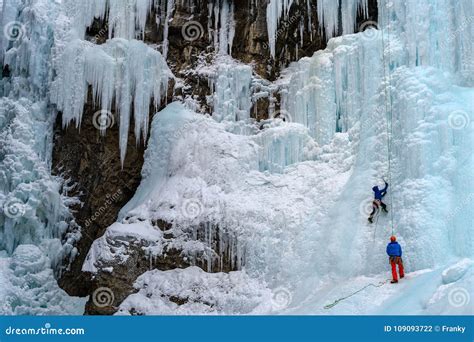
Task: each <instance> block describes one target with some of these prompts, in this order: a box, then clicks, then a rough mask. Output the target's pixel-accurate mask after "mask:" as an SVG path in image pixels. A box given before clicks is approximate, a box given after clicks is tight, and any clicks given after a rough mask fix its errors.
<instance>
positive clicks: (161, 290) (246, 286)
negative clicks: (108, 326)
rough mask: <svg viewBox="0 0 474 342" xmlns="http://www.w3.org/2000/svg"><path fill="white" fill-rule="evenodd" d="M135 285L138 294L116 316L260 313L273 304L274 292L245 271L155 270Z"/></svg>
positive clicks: (142, 276) (126, 302)
mask: <svg viewBox="0 0 474 342" xmlns="http://www.w3.org/2000/svg"><path fill="white" fill-rule="evenodd" d="M134 286H135V288H136V289H137V290H139V291H138V292H137V293H136V294H133V295H130V296H129V297H127V299H125V301H124V302H122V304H121V305H120V307H119V311H118V312H117V315H131V314H133V315H150V314H151V315H153V314H154V313H156V310H157V309H158V310H159V312H160V313H161V314H166V315H193V314H210V315H219V314H234V315H235V314H258V313H261V312H264V311H268V310H269V309H271V304H272V293H271V291H269V290H268V289H267V288H265V287H263V286H262V285H261V284H259V283H258V282H257V281H255V280H254V279H252V278H250V277H249V276H248V275H246V274H245V273H244V272H230V273H206V272H204V271H203V270H201V269H200V268H198V267H189V268H186V269H175V270H171V271H159V270H153V271H148V272H146V273H144V274H143V275H141V276H140V277H139V278H138V279H137V281H136V282H135V284H134ZM177 302H178V303H180V304H182V305H178V304H177ZM183 303H184V304H183Z"/></svg>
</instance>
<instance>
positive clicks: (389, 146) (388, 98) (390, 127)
mask: <svg viewBox="0 0 474 342" xmlns="http://www.w3.org/2000/svg"><path fill="white" fill-rule="evenodd" d="M385 8H388V7H387V6H385ZM387 18H388V23H387V36H388V53H387V55H388V64H387V63H386V61H385V39H384V33H383V31H382V59H383V74H384V82H385V81H386V80H387V79H388V85H387V84H385V114H386V119H387V120H386V122H387V156H388V183H389V184H390V187H392V158H391V150H392V133H393V125H392V109H393V103H392V95H391V86H392V80H391V74H390V65H391V58H390V17H389V16H387ZM386 67H388V68H389V70H388V78H387V72H386V70H385V68H386ZM389 197H390V204H391V208H390V227H391V230H392V235H393V233H394V227H393V196H392V190H390V191H389Z"/></svg>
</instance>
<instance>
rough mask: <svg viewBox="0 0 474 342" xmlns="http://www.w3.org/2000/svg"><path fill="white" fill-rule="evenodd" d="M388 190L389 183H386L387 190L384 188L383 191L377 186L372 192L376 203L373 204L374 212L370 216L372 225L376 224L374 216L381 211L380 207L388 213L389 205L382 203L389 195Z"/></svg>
mask: <svg viewBox="0 0 474 342" xmlns="http://www.w3.org/2000/svg"><path fill="white" fill-rule="evenodd" d="M384 182H385V181H384ZM387 189H388V183H387V182H385V188H383V189H382V190H380V189H379V187H378V186H377V185H376V186H374V187H373V188H372V191H373V192H374V201H373V202H372V212H371V213H370V216H369V222H370V223H373V222H374V221H373V220H374V215H375V213H376V212H377V211H378V210H379V208H380V207H382V210H383V211H384V212H386V213H388V210H387V205H386V204H385V203H383V202H382V198H383V197H384V196H385V195H386V194H387Z"/></svg>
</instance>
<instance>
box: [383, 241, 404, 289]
mask: <svg viewBox="0 0 474 342" xmlns="http://www.w3.org/2000/svg"><path fill="white" fill-rule="evenodd" d="M387 254H388V257H389V261H390V266H392V277H393V279H392V281H391V283H392V284H395V283H398V277H397V266H398V273H400V279H401V278H403V277H404V276H405V273H404V271H403V260H402V247H401V246H400V244H399V243H398V242H397V238H396V237H395V236H393V235H392V236H391V237H390V243H389V244H388V245H387Z"/></svg>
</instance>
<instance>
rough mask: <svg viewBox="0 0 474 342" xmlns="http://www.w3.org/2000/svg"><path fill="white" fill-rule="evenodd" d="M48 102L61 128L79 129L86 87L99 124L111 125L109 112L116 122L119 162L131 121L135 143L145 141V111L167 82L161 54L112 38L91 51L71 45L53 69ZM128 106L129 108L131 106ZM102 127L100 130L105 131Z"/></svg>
mask: <svg viewBox="0 0 474 342" xmlns="http://www.w3.org/2000/svg"><path fill="white" fill-rule="evenodd" d="M56 68H57V71H58V75H57V77H56V78H55V80H54V82H53V84H52V90H51V100H52V102H53V103H56V104H57V107H58V109H59V110H60V111H62V113H63V116H62V118H63V126H66V125H68V124H69V123H70V122H71V121H73V120H74V121H75V122H76V126H78V127H79V126H80V124H81V119H82V113H83V110H84V103H85V102H86V100H87V96H88V89H89V86H91V87H92V98H93V101H94V104H95V103H97V104H98V106H99V107H100V108H101V109H102V113H101V116H102V117H103V118H101V119H100V120H99V121H100V122H107V120H113V117H112V114H111V110H112V109H115V110H116V111H117V113H118V116H119V118H120V120H119V122H120V158H121V161H122V163H123V161H124V159H125V154H126V147H127V140H128V131H129V126H130V119H131V115H132V107H133V118H134V122H135V127H134V132H135V138H136V139H137V142H138V141H139V140H140V138H141V137H143V140H145V139H146V137H147V135H148V126H149V123H148V118H149V110H150V106H151V105H152V104H153V106H154V108H157V107H158V106H159V104H160V102H161V99H162V97H163V95H164V94H165V93H166V91H167V86H168V80H169V78H171V77H172V74H171V71H170V70H169V68H168V66H167V64H166V61H165V60H164V58H163V57H162V56H161V54H160V53H159V52H157V51H155V50H153V49H152V48H150V47H149V46H147V45H146V44H144V43H143V42H141V41H137V40H125V39H120V38H114V39H111V40H108V41H107V42H106V43H105V44H102V45H95V44H92V43H89V42H87V41H83V40H73V41H71V42H70V43H69V44H68V45H67V47H66V49H65V51H64V52H63V53H62V55H61V58H60V61H59V63H58V65H57V66H56ZM132 105H133V106H132ZM107 126H108V125H107V124H103V125H101V127H100V128H101V130H102V131H105V130H106V128H107Z"/></svg>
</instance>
